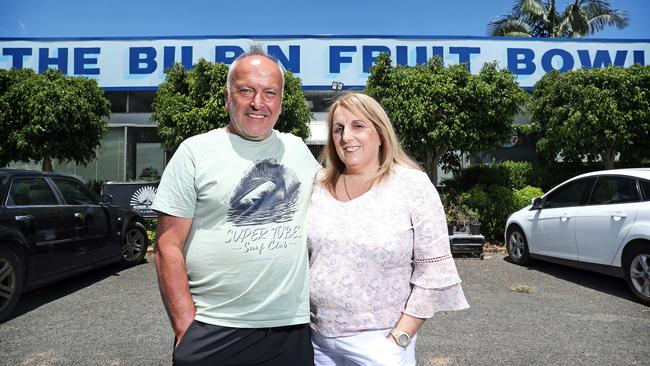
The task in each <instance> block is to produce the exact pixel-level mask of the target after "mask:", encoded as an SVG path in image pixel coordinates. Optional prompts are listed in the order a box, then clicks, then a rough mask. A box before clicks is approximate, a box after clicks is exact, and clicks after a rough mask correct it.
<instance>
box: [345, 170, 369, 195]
mask: <svg viewBox="0 0 650 366" xmlns="http://www.w3.org/2000/svg"><path fill="white" fill-rule="evenodd" d="M371 186H372V182H371V183H370V184H369V185H368V188H367V189H366V190H365V191H363V193H361V194H360V195H359V196H361V195H363V194H365V193H366V192H368V191H369V190H370V187H371ZM343 189H345V195H346V196H348V201H352V196H350V191H348V180H347V179H345V174H343Z"/></svg>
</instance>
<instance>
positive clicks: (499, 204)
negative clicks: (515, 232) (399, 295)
mask: <svg viewBox="0 0 650 366" xmlns="http://www.w3.org/2000/svg"><path fill="white" fill-rule="evenodd" d="M456 199H457V201H458V203H460V204H461V205H466V206H468V207H470V208H472V209H475V210H476V211H478V213H479V216H480V222H481V233H482V234H483V235H485V237H486V239H487V240H489V241H492V242H494V241H499V242H500V241H502V240H503V230H504V227H505V224H506V219H507V218H508V216H509V215H510V214H511V213H512V212H514V211H515V202H514V197H513V194H512V191H511V190H510V189H509V188H507V187H504V186H500V185H496V184H493V185H490V186H488V187H487V188H486V187H485V186H483V185H480V184H479V185H475V186H474V187H472V188H470V189H469V190H468V191H467V192H464V193H461V194H460V195H458V196H457V198H456Z"/></svg>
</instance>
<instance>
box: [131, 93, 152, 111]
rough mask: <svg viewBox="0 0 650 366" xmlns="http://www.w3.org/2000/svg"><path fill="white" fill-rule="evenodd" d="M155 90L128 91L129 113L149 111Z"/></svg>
mask: <svg viewBox="0 0 650 366" xmlns="http://www.w3.org/2000/svg"><path fill="white" fill-rule="evenodd" d="M155 97H156V92H155V91H143V92H133V93H129V113H151V103H153V100H154V98H155Z"/></svg>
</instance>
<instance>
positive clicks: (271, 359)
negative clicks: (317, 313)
mask: <svg viewBox="0 0 650 366" xmlns="http://www.w3.org/2000/svg"><path fill="white" fill-rule="evenodd" d="M172 359H173V362H174V365H176V366H185V365H193V366H195V365H196V366H199V365H219V366H231V365H232V366H234V365H259V366H287V365H296V366H301V365H305V366H312V365H313V364H314V349H313V347H312V345H311V336H310V331H309V325H308V324H300V325H292V326H286V327H275V328H229V327H222V326H219V325H212V324H206V323H202V322H199V321H197V320H195V321H193V322H192V324H190V326H189V327H188V328H187V331H186V332H185V335H184V336H183V339H182V340H181V342H180V344H179V345H178V346H177V347H176V349H175V350H174V353H173V354H172Z"/></svg>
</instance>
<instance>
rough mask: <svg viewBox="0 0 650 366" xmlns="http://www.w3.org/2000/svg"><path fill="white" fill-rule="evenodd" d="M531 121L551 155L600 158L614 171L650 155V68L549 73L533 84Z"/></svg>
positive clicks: (541, 144)
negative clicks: (619, 162)
mask: <svg viewBox="0 0 650 366" xmlns="http://www.w3.org/2000/svg"><path fill="white" fill-rule="evenodd" d="M530 107H531V108H530V112H531V122H532V124H533V125H532V126H533V128H534V129H535V131H536V133H537V134H538V136H539V140H538V143H537V149H538V151H540V152H541V153H543V154H544V156H546V157H547V159H555V157H556V156H558V155H559V156H560V157H561V158H562V159H563V160H565V161H569V162H580V161H583V160H585V159H586V160H587V161H589V162H592V161H595V160H598V159H600V160H602V162H603V163H604V165H605V168H607V169H612V168H613V167H614V161H615V158H616V156H617V155H619V154H620V158H621V159H622V160H626V161H628V162H629V161H634V160H636V162H637V164H638V163H639V162H640V161H641V159H643V158H648V157H650V66H640V65H634V66H632V67H630V68H622V67H608V68H602V69H579V70H575V71H569V72H566V73H559V72H556V71H554V72H550V73H548V74H546V75H545V76H544V77H542V79H541V80H540V81H538V82H537V84H535V88H534V89H533V95H532V99H531V103H530Z"/></svg>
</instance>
